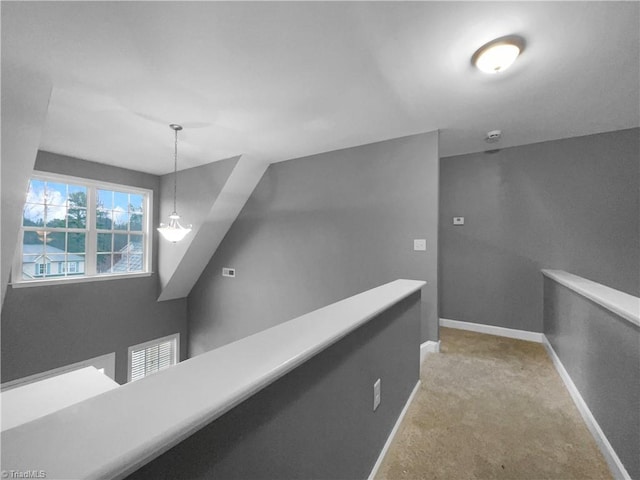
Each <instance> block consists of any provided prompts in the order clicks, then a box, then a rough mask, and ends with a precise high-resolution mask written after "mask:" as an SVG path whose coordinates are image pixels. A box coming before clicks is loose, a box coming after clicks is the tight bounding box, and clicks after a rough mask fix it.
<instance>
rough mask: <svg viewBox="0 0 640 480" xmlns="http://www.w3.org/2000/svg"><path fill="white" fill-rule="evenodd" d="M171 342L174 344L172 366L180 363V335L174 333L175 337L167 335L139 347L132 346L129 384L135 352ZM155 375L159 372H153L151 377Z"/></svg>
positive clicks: (128, 367)
mask: <svg viewBox="0 0 640 480" xmlns="http://www.w3.org/2000/svg"><path fill="white" fill-rule="evenodd" d="M171 341H173V342H174V346H173V358H172V359H171V365H176V364H178V363H179V362H180V333H174V334H173V335H167V336H166V337H162V338H156V339H155V340H149V341H148V342H143V343H139V344H137V345H132V346H130V347H129V351H128V352H127V382H131V367H132V361H133V352H134V351H137V350H143V349H147V348H149V347H153V346H156V345H159V344H161V343H166V342H171ZM162 370H164V369H162ZM162 370H159V371H162ZM154 373H157V372H152V373H150V374H149V375H153V374H154ZM147 376H148V375H145V377H147ZM145 377H142V378H145ZM142 378H139V379H138V380H142Z"/></svg>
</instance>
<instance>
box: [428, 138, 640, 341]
mask: <svg viewBox="0 0 640 480" xmlns="http://www.w3.org/2000/svg"><path fill="white" fill-rule="evenodd" d="M639 134H640V129H637V128H636V129H630V130H622V131H617V132H610V133H603V134H598V135H589V136H585V137H577V138H571V139H566V140H558V141H552V142H544V143H538V144H533V145H526V146H522V147H514V148H507V149H504V150H501V151H499V152H497V153H494V154H486V153H477V154H470V155H462V156H457V157H448V158H443V159H442V160H441V162H440V179H441V183H440V316H441V317H443V318H450V319H454V320H462V321H468V322H477V323H483V324H489V325H497V326H501V327H508V328H516V329H522V330H530V331H535V332H541V331H542V281H541V278H540V269H542V268H551V269H559V270H566V271H568V272H570V273H574V274H576V275H580V276H582V277H585V278H588V279H590V280H593V281H596V282H599V283H603V284H605V285H607V286H609V287H612V288H616V289H618V290H622V291H624V292H627V293H630V294H633V295H636V296H637V295H638V292H639V291H640V285H639V283H640V275H639V265H640V249H639V248H638V246H639V245H638V231H639V223H638V222H639V218H640V215H639V212H640V209H639V190H638V178H639V157H640V147H639V144H638V138H639ZM453 216H464V217H465V225H464V226H453V225H452V217H453Z"/></svg>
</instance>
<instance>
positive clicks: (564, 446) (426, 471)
mask: <svg viewBox="0 0 640 480" xmlns="http://www.w3.org/2000/svg"><path fill="white" fill-rule="evenodd" d="M440 339H441V353H440V354H429V355H428V356H427V358H426V360H425V365H423V373H422V378H421V380H422V384H421V386H420V389H419V391H418V393H417V395H416V396H415V398H414V401H413V403H412V404H411V406H410V408H409V410H408V412H407V415H406V416H405V418H404V420H403V422H402V425H401V426H400V428H399V430H398V433H397V435H396V437H395V439H394V442H393V444H392V446H391V448H390V450H389V452H388V453H387V455H386V457H385V459H384V461H383V463H382V465H381V467H380V469H379V470H378V474H377V476H376V479H379V480H381V479H388V480H402V479H412V480H413V479H456V480H458V479H459V480H464V479H517V480H520V479H536V480H537V479H558V480H565V479H576V480H583V479H595V478H598V479H601V478H602V479H610V478H612V477H611V474H610V472H609V469H608V466H607V463H606V461H605V459H604V457H603V456H602V454H601V453H600V451H599V450H598V447H597V446H596V443H595V441H594V439H593V437H592V436H591V434H590V433H589V430H588V429H587V427H586V425H585V424H584V421H583V420H582V417H581V416H580V413H579V412H578V410H577V408H576V407H575V405H574V403H573V401H572V400H571V397H570V396H569V393H568V391H567V390H566V388H565V386H564V384H563V383H562V380H561V379H560V377H559V376H558V374H557V372H556V371H555V369H554V367H553V364H552V363H551V360H550V359H549V357H548V356H547V353H546V350H545V349H544V347H543V346H542V345H541V344H537V343H532V342H525V341H521V340H513V339H509V338H503V337H495V336H492V335H483V334H479V333H473V332H467V331H463V330H454V329H449V328H441V329H440Z"/></svg>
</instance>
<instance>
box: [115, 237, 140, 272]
mask: <svg viewBox="0 0 640 480" xmlns="http://www.w3.org/2000/svg"><path fill="white" fill-rule="evenodd" d="M120 253H122V257H120V260H118V261H117V262H116V263H115V264H114V265H113V267H111V273H124V272H142V270H143V268H142V253H143V252H142V245H141V244H138V243H133V242H131V243H128V244H127V245H125V246H124V247H122V248H121V249H120Z"/></svg>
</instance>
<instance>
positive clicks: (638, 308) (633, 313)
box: [542, 270, 640, 327]
mask: <svg viewBox="0 0 640 480" xmlns="http://www.w3.org/2000/svg"><path fill="white" fill-rule="evenodd" d="M542 273H543V274H544V275H546V276H547V277H549V278H551V279H553V280H555V281H556V282H558V283H560V284H561V285H564V286H565V287H567V288H570V289H571V290H573V291H574V292H576V293H579V294H580V295H582V296H584V297H586V298H588V299H589V300H591V301H593V302H595V303H597V304H598V305H601V306H603V307H604V308H606V309H607V310H611V311H612V312H613V313H615V314H616V315H618V316H620V317H622V318H624V319H626V320H629V321H630V322H631V323H633V324H634V325H636V326H639V327H640V298H638V297H634V296H633V295H629V294H628V293H624V292H621V291H620V290H616V289H615V288H611V287H607V286H605V285H602V284H601V283H597V282H593V281H591V280H587V279H586V278H582V277H579V276H577V275H573V274H571V273H568V272H565V271H564V270H542Z"/></svg>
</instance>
